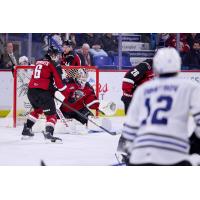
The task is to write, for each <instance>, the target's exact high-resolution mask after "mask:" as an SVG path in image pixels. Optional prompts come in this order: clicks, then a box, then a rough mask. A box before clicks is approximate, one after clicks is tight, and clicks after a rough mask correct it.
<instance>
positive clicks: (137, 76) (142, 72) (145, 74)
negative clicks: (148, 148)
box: [117, 59, 154, 163]
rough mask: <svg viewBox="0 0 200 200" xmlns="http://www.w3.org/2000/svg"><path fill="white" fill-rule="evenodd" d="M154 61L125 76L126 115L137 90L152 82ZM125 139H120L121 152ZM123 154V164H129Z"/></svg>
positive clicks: (143, 64) (145, 63) (132, 70)
mask: <svg viewBox="0 0 200 200" xmlns="http://www.w3.org/2000/svg"><path fill="white" fill-rule="evenodd" d="M152 62H153V60H152V59H146V60H145V61H143V62H141V63H140V64H139V65H137V66H136V67H134V68H132V69H130V70H129V71H128V72H127V73H126V74H125V76H124V78H123V82H122V90H123V95H122V98H121V100H122V101H123V103H124V107H125V114H127V111H128V107H129V105H130V103H131V100H132V98H134V92H135V90H136V88H137V87H138V86H139V85H141V84H143V83H144V82H146V81H149V80H151V79H152V78H153V77H154V74H153V69H152ZM124 142H125V141H124V138H123V137H122V136H121V137H120V139H119V143H118V147H117V150H118V151H119V152H120V151H121V146H123V144H124ZM120 153H122V157H123V162H125V163H126V162H127V155H125V154H123V152H120Z"/></svg>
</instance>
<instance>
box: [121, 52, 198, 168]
mask: <svg viewBox="0 0 200 200" xmlns="http://www.w3.org/2000/svg"><path fill="white" fill-rule="evenodd" d="M153 67H154V72H155V74H156V75H157V78H155V79H154V80H152V81H149V82H147V83H144V84H143V85H141V86H140V87H139V88H138V89H137V90H136V92H135V95H134V98H133V100H132V102H131V105H130V107H129V110H128V113H127V118H126V120H125V123H124V127H123V133H122V136H123V137H124V139H125V140H126V143H125V144H124V145H123V146H122V147H121V148H122V150H124V151H126V152H127V153H128V154H129V156H130V157H129V165H181V166H184V165H191V162H190V161H189V160H190V155H189V150H190V143H189V134H188V131H187V130H188V129H187V124H188V119H189V115H190V114H192V115H193V117H194V120H195V123H196V129H195V134H196V136H197V137H200V104H199V102H198V99H200V87H199V85H197V84H196V83H194V82H192V81H189V80H187V81H186V80H184V79H181V78H179V76H178V72H179V71H180V68H181V58H180V56H179V54H178V52H177V51H176V50H175V49H174V48H163V49H160V50H158V52H157V53H156V55H155V57H154V59H153Z"/></svg>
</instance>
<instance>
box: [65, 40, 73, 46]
mask: <svg viewBox="0 0 200 200" xmlns="http://www.w3.org/2000/svg"><path fill="white" fill-rule="evenodd" d="M64 45H65V46H73V42H72V41H71V40H66V41H64V42H63V46H64Z"/></svg>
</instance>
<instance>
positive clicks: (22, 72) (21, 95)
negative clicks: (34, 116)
mask: <svg viewBox="0 0 200 200" xmlns="http://www.w3.org/2000/svg"><path fill="white" fill-rule="evenodd" d="M34 68H35V66H16V67H15V70H14V79H13V105H12V109H11V111H10V113H9V114H8V115H7V117H6V118H5V124H4V125H5V126H7V127H16V126H19V125H22V124H23V123H24V122H25V121H26V118H27V116H28V114H29V113H30V111H31V110H32V106H31V104H30V102H29V100H28V97H27V91H28V84H29V81H30V79H31V76H32V74H33V70H34ZM81 68H82V69H85V70H86V71H87V73H88V79H87V81H88V82H89V83H90V84H91V85H92V86H93V88H94V91H95V93H96V95H97V98H99V70H98V69H97V68H96V67H95V66H87V67H81V66H63V67H62V71H63V75H64V76H66V77H73V78H75V77H76V75H77V71H78V69H81ZM96 114H97V112H96ZM43 118H44V116H41V119H43Z"/></svg>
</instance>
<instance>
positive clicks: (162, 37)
mask: <svg viewBox="0 0 200 200" xmlns="http://www.w3.org/2000/svg"><path fill="white" fill-rule="evenodd" d="M168 38H169V34H168V33H158V35H157V44H156V46H157V47H164V46H165V42H166V41H167V39H168Z"/></svg>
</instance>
